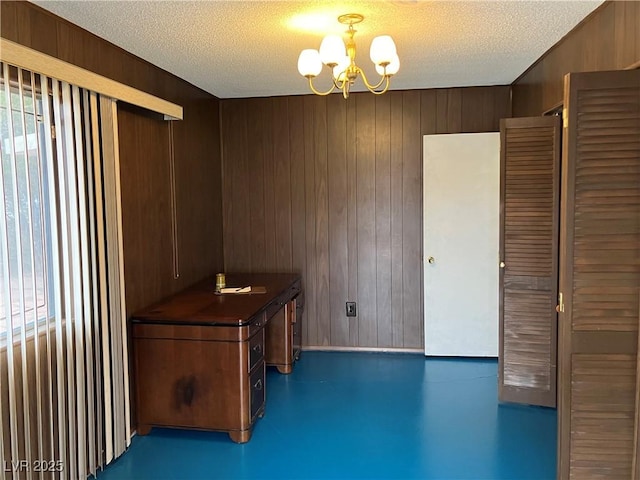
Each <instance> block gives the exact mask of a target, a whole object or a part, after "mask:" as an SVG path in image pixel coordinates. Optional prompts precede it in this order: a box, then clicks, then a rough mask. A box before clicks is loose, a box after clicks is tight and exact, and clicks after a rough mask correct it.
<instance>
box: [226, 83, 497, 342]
mask: <svg viewBox="0 0 640 480" xmlns="http://www.w3.org/2000/svg"><path fill="white" fill-rule="evenodd" d="M509 116H510V89H509V87H508V86H499V87H474V88H450V89H434V90H412V91H392V92H389V93H387V94H385V95H382V96H374V95H372V94H370V93H356V94H352V95H351V97H350V98H349V99H348V100H344V99H343V98H342V96H341V95H338V94H336V95H330V96H328V97H318V96H312V95H309V96H289V97H274V98H254V99H233V100H222V101H221V122H222V123H221V131H222V146H223V148H222V151H223V196H224V199H223V219H224V229H223V230H224V259H225V269H226V270H227V271H241V272H250V271H285V272H289V271H297V272H301V273H302V275H303V281H304V287H305V293H306V304H305V315H304V322H305V323H304V329H303V331H304V338H303V344H304V345H307V346H332V347H336V346H345V347H390V348H422V345H423V317H422V136H423V135H425V134H433V133H462V132H469V133H470V132H486V131H497V130H498V128H499V120H500V118H503V117H509ZM346 301H355V302H357V305H358V315H357V317H355V318H347V317H346V316H345V302H346Z"/></svg>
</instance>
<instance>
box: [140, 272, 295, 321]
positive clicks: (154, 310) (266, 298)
mask: <svg viewBox="0 0 640 480" xmlns="http://www.w3.org/2000/svg"><path fill="white" fill-rule="evenodd" d="M298 280H300V275H298V274H294V273H257V274H255V273H252V274H227V275H226V286H227V287H245V286H248V285H251V286H254V287H257V286H260V287H265V289H266V293H255V294H224V295H219V294H216V293H215V285H216V279H215V276H214V277H211V278H207V279H205V280H203V281H201V282H199V283H197V284H195V285H193V286H191V287H189V288H187V289H186V290H183V291H181V292H178V293H176V294H175V295H172V296H170V297H168V298H165V299H163V300H161V301H159V302H157V303H155V304H153V305H150V306H149V307H147V308H144V309H142V310H140V311H138V312H136V313H134V314H133V315H132V317H131V322H132V323H144V324H149V323H158V324H173V325H180V324H184V325H211V326H242V325H247V324H248V323H250V321H251V319H252V317H254V316H255V315H256V314H258V313H260V311H261V310H263V309H265V308H266V307H267V306H268V305H269V304H270V303H272V302H273V301H274V300H275V299H276V298H277V297H279V296H280V295H281V294H283V293H284V292H285V291H286V290H287V289H289V288H291V287H293V286H294V284H295V283H296V282H297V281H298Z"/></svg>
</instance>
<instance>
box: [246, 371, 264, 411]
mask: <svg viewBox="0 0 640 480" xmlns="http://www.w3.org/2000/svg"><path fill="white" fill-rule="evenodd" d="M264 372H265V366H264V362H262V363H261V364H260V366H258V367H257V368H256V370H255V371H254V372H253V373H252V374H251V377H250V379H249V382H250V388H251V421H253V419H254V418H255V417H256V415H257V414H258V413H260V412H261V411H262V408H263V406H264V399H265V385H264Z"/></svg>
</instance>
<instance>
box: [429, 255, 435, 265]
mask: <svg viewBox="0 0 640 480" xmlns="http://www.w3.org/2000/svg"><path fill="white" fill-rule="evenodd" d="M427 262H429V263H431V264H433V263H436V259H435V258H433V257H429V258H428V259H427Z"/></svg>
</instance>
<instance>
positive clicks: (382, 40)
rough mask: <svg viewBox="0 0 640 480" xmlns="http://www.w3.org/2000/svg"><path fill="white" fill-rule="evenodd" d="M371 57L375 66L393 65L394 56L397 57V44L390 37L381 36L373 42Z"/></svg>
mask: <svg viewBox="0 0 640 480" xmlns="http://www.w3.org/2000/svg"><path fill="white" fill-rule="evenodd" d="M369 55H370V57H371V61H372V62H373V63H374V64H375V65H380V64H382V63H391V61H392V60H393V58H394V55H395V56H397V52H396V44H395V43H394V42H393V39H392V38H391V37H390V36H389V35H380V36H379V37H376V38H374V39H373V41H372V42H371V49H370V51H369Z"/></svg>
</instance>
